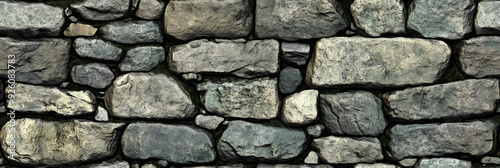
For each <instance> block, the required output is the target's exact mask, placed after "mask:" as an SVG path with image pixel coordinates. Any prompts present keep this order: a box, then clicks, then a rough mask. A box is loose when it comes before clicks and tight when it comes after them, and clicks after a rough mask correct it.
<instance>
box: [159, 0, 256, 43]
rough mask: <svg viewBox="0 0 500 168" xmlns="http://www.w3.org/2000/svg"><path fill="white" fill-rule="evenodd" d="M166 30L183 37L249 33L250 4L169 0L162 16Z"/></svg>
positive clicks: (237, 0)
mask: <svg viewBox="0 0 500 168" xmlns="http://www.w3.org/2000/svg"><path fill="white" fill-rule="evenodd" d="M163 23H164V28H165V29H166V31H165V32H166V33H167V34H169V35H171V36H173V37H175V38H177V39H179V40H183V41H188V40H192V39H196V38H205V37H211V38H228V39H230V38H238V37H246V36H248V35H249V34H250V31H251V30H252V26H253V12H252V7H251V6H250V4H249V1H247V0H223V1H220V0H173V1H170V2H169V3H168V5H167V8H166V9H165V15H164V17H163Z"/></svg>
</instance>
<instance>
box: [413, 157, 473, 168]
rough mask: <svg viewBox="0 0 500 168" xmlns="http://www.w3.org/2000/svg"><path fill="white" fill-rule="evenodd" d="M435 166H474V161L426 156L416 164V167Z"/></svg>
mask: <svg viewBox="0 0 500 168" xmlns="http://www.w3.org/2000/svg"><path fill="white" fill-rule="evenodd" d="M435 167H454V168H472V163H471V162H470V161H465V160H459V159H455V158H431V159H426V158H424V159H422V160H420V161H419V162H418V163H417V165H416V166H415V168H435Z"/></svg>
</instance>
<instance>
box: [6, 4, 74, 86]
mask: <svg viewBox="0 0 500 168" xmlns="http://www.w3.org/2000/svg"><path fill="white" fill-rule="evenodd" d="M0 3H2V2H0ZM9 10H10V9H9ZM61 12H62V11H61ZM2 17H3V16H2ZM70 46H71V41H70V40H69V39H68V40H66V39H54V38H51V39H49V38H43V39H36V40H33V41H24V40H16V39H11V38H0V51H2V52H0V58H2V59H0V77H2V78H4V79H6V78H8V75H9V73H8V70H12V69H13V68H12V67H10V68H9V67H8V61H9V58H11V57H10V56H9V55H14V57H15V58H14V59H13V60H15V63H14V64H11V65H12V66H14V67H15V71H16V74H15V75H16V77H15V80H16V82H25V83H30V84H41V85H57V84H60V83H62V82H63V81H65V80H66V78H67V76H69V75H68V72H69V71H68V64H69V58H70V54H69V49H70Z"/></svg>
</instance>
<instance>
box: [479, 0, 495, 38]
mask: <svg viewBox="0 0 500 168" xmlns="http://www.w3.org/2000/svg"><path fill="white" fill-rule="evenodd" d="M498 8H500V1H498V0H489V1H480V2H479V3H478V5H477V15H476V19H475V20H474V23H475V24H474V25H475V28H476V33H477V34H479V35H490V34H500V12H499V10H498Z"/></svg>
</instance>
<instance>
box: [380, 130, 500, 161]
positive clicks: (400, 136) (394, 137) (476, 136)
mask: <svg viewBox="0 0 500 168" xmlns="http://www.w3.org/2000/svg"><path fill="white" fill-rule="evenodd" d="M389 133H390V142H389V149H388V153H389V154H390V156H391V157H393V158H395V159H399V160H400V159H403V158H406V157H421V156H443V155H451V154H454V155H455V156H459V155H471V156H479V155H483V154H486V153H488V152H490V151H491V150H492V149H493V146H494V140H495V138H496V137H497V136H498V134H497V130H496V126H495V124H493V123H491V122H481V121H474V122H463V123H443V124H413V125H396V126H394V127H392V128H391V129H390V132H389Z"/></svg>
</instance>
